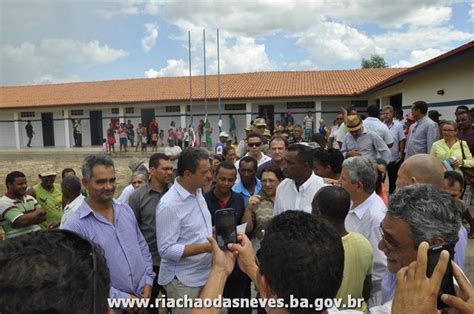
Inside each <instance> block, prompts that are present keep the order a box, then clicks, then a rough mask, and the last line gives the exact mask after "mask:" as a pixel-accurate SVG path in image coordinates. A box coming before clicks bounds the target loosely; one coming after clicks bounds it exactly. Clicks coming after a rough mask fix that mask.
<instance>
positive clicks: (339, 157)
mask: <svg viewBox="0 0 474 314" xmlns="http://www.w3.org/2000/svg"><path fill="white" fill-rule="evenodd" d="M313 159H314V161H316V162H317V163H318V164H320V165H321V166H323V167H327V166H328V165H329V166H331V169H332V172H334V173H341V171H342V162H343V161H344V155H343V154H342V153H341V151H340V150H339V149H334V148H329V149H328V150H325V149H315V150H314V152H313Z"/></svg>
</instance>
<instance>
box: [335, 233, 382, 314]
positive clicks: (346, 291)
mask: <svg viewBox="0 0 474 314" xmlns="http://www.w3.org/2000/svg"><path fill="white" fill-rule="evenodd" d="M342 245H343V246H344V273H343V278H342V283H341V286H340V287H339V291H338V292H337V296H336V298H341V299H342V300H343V303H342V304H348V296H349V295H351V297H352V299H354V298H363V297H362V290H363V288H364V280H365V277H367V276H368V275H370V274H372V265H373V260H374V254H373V251H372V246H371V245H370V242H369V241H368V240H367V239H366V238H365V237H364V236H363V235H361V234H359V233H357V232H349V233H348V234H346V235H345V236H343V237H342ZM343 309H344V308H342V307H341V308H340V310H343ZM366 309H367V305H366V304H365V302H364V303H363V304H362V307H361V308H356V309H351V310H357V311H362V312H365V311H366Z"/></svg>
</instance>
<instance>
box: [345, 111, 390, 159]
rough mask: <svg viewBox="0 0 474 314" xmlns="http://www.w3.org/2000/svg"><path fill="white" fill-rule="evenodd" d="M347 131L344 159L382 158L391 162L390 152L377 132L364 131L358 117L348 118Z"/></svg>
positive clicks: (351, 116)
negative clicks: (359, 157) (361, 157)
mask: <svg viewBox="0 0 474 314" xmlns="http://www.w3.org/2000/svg"><path fill="white" fill-rule="evenodd" d="M347 130H348V131H349V132H348V133H347V134H346V137H345V138H344V142H343V144H342V148H341V152H342V153H343V155H344V157H346V158H348V157H357V156H365V157H368V158H370V159H372V160H375V159H376V158H382V159H383V160H385V161H386V162H387V164H388V163H389V162H390V157H391V154H390V150H389V149H388V146H387V144H385V142H384V141H383V140H382V138H381V137H380V136H378V135H377V134H376V133H375V132H372V131H366V130H364V126H363V124H362V120H361V119H360V117H359V116H357V115H350V116H348V117H347Z"/></svg>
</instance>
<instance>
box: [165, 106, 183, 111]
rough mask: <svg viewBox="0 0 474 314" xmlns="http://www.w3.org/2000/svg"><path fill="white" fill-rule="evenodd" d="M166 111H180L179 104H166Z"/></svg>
mask: <svg viewBox="0 0 474 314" xmlns="http://www.w3.org/2000/svg"><path fill="white" fill-rule="evenodd" d="M165 110H166V112H180V109H179V106H166V107H165Z"/></svg>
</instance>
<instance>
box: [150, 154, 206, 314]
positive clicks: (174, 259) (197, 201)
mask: <svg viewBox="0 0 474 314" xmlns="http://www.w3.org/2000/svg"><path fill="white" fill-rule="evenodd" d="M210 177H211V166H210V164H209V155H208V153H207V152H206V151H204V150H201V149H198V148H192V147H188V148H186V149H185V150H184V151H183V152H182V153H181V155H180V156H179V159H178V177H177V178H176V181H175V183H174V185H173V186H172V187H171V188H170V189H169V190H168V192H167V193H166V194H165V195H164V196H163V197H162V198H161V200H160V202H159V204H158V206H157V209H156V239H157V244H158V251H159V253H160V256H161V264H160V273H159V276H158V283H159V284H160V285H162V286H164V287H165V289H166V291H167V292H168V295H167V297H169V298H173V299H177V298H183V297H184V296H185V295H187V296H188V297H189V298H197V297H198V296H199V293H200V291H201V289H202V287H203V286H204V284H205V283H206V281H207V278H208V275H209V272H210V270H211V254H210V252H211V245H210V244H209V242H208V241H207V238H208V237H211V236H212V219H211V214H210V213H209V209H208V208H207V204H206V200H205V199H204V197H203V195H202V191H201V189H202V187H203V186H204V184H205V182H208V181H209V179H210ZM189 311H190V309H185V308H180V309H173V313H189Z"/></svg>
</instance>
